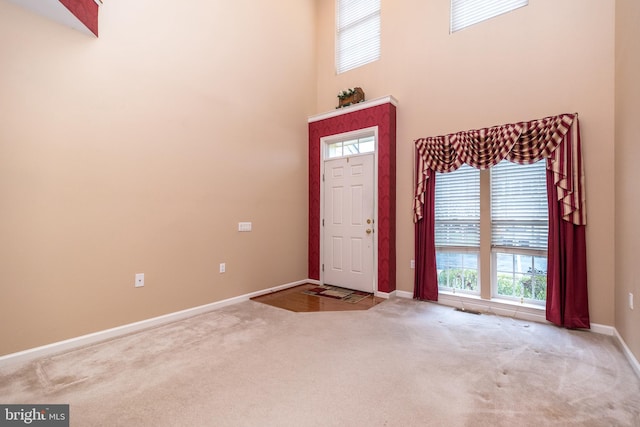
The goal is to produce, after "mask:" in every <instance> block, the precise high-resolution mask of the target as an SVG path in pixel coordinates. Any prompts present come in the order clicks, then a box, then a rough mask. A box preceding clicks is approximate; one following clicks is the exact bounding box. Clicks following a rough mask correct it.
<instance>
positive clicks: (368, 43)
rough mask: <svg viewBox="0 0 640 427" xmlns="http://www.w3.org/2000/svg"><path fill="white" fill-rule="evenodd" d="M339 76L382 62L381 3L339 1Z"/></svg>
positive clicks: (337, 46) (365, 0)
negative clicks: (357, 68)
mask: <svg viewBox="0 0 640 427" xmlns="http://www.w3.org/2000/svg"><path fill="white" fill-rule="evenodd" d="M337 15H338V16H337V28H336V30H337V37H336V71H337V72H338V74H340V73H343V72H345V71H348V70H351V69H353V68H356V67H360V66H361V65H364V64H368V63H370V62H373V61H377V60H378V59H380V0H338V7H337Z"/></svg>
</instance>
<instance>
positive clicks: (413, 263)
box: [409, 259, 416, 268]
mask: <svg viewBox="0 0 640 427" xmlns="http://www.w3.org/2000/svg"><path fill="white" fill-rule="evenodd" d="M409 267H411V268H416V260H415V259H412V260H411V262H410V263H409Z"/></svg>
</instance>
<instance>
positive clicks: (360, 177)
mask: <svg viewBox="0 0 640 427" xmlns="http://www.w3.org/2000/svg"><path fill="white" fill-rule="evenodd" d="M323 219H324V227H323V246H324V247H323V250H322V251H323V268H324V275H323V282H324V283H325V284H329V285H335V286H341V287H344V288H349V289H356V290H361V291H366V292H373V291H374V290H375V288H374V279H375V275H374V264H375V263H374V256H375V255H374V254H375V252H374V239H375V237H374V236H375V227H374V226H375V223H374V158H373V154H368V155H362V156H356V157H350V158H349V157H342V158H338V159H334V160H328V161H326V162H325V163H324V214H323Z"/></svg>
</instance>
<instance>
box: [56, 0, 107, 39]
mask: <svg viewBox="0 0 640 427" xmlns="http://www.w3.org/2000/svg"><path fill="white" fill-rule="evenodd" d="M59 1H60V3H62V4H63V5H64V7H66V8H67V9H69V12H71V13H73V14H74V15H75V17H76V18H78V19H79V20H80V22H82V23H83V24H84V25H85V27H87V28H88V29H89V30H90V31H91V32H92V33H93V34H95V35H96V37H98V4H97V3H96V2H95V1H93V0H59Z"/></svg>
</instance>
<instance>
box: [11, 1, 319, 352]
mask: <svg viewBox="0 0 640 427" xmlns="http://www.w3.org/2000/svg"><path fill="white" fill-rule="evenodd" d="M283 11H286V13H283ZM315 11H316V9H315V2H314V1H313V0H304V1H301V0H281V1H279V2H278V7H274V6H273V4H271V3H268V2H256V1H251V0H237V1H233V2H209V1H196V2H154V1H151V0H129V1H126V2H123V1H108V2H105V4H104V6H102V8H101V10H100V15H101V16H100V38H99V39H95V38H91V37H88V36H86V35H84V34H81V33H79V32H77V31H74V30H71V29H68V28H66V27H63V26H61V25H59V24H57V23H55V22H50V21H48V20H46V19H44V18H41V17H39V16H37V15H34V14H32V13H30V12H28V11H24V10H23V9H21V8H19V7H17V6H15V5H14V4H12V3H8V2H7V1H5V0H0V62H1V64H0V69H1V71H0V292H1V297H0V337H1V338H0V355H2V354H7V353H11V352H15V351H19V350H23V349H27V348H30V347H34V346H39V345H43V344H47V343H51V342H55V341H59V340H63V339H67V338H71V337H75V336H79V335H82V334H86V333H90V332H94V331H98V330H103V329H106V328H110V327H114V326H118V325H123V324H127V323H130V322H135V321H139V320H142V319H146V318H150V317H153V316H158V315H162V314H165V313H170V312H174V311H178V310H181V309H185V308H189V307H194V306H198V305H203V304H207V303H210V302H213V301H217V300H222V299H225V298H229V297H233V296H237V295H242V294H246V293H248V292H252V291H256V290H261V289H266V288H269V287H272V286H276V285H282V284H285V283H289V282H292V281H296V280H301V279H304V278H306V277H307V271H306V270H307V245H306V235H307V215H306V208H307V184H306V176H307V146H306V141H307V136H306V134H307V122H306V118H307V117H308V116H309V115H311V114H313V113H314V112H315V108H314V107H315V104H316V99H315V94H314V90H313V89H312V88H313V87H314V86H315V81H316V78H315V56H314V51H315V33H314V25H315V21H314V20H315ZM239 221H252V222H253V228H254V231H253V232H251V233H238V232H237V231H236V230H237V223H238V222H239ZM221 262H226V265H227V272H226V273H225V274H219V273H218V264H219V263H221ZM140 272H143V273H145V275H146V277H145V278H146V285H145V287H144V288H140V289H135V288H134V286H133V282H134V274H135V273H140Z"/></svg>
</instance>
